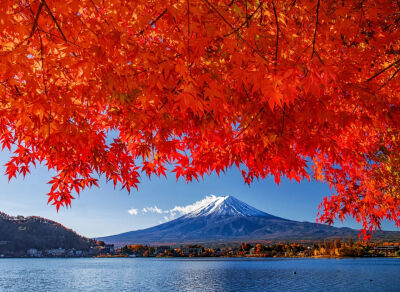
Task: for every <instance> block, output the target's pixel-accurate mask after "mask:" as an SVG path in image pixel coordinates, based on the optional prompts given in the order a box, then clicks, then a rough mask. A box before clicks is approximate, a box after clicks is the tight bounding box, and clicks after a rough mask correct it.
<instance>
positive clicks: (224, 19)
mask: <svg viewBox="0 0 400 292" xmlns="http://www.w3.org/2000/svg"><path fill="white" fill-rule="evenodd" d="M201 1H202V2H203V3H205V4H207V5H208V7H210V9H211V10H213V11H214V12H215V13H217V14H218V16H219V17H220V18H221V19H222V20H223V21H224V22H225V23H226V24H227V25H228V26H229V27H230V28H231V29H232V30H233V31H234V30H236V29H235V27H234V26H233V25H232V24H231V23H230V22H229V21H228V20H226V18H225V17H224V16H223V15H222V14H221V12H219V11H218V9H216V8H215V7H214V5H212V4H211V3H210V2H209V1H208V0H201ZM236 35H237V36H238V38H239V39H241V40H242V41H243V42H244V43H245V44H246V45H247V46H248V47H249V48H250V49H251V50H252V51H253V52H254V53H256V54H257V55H258V56H259V57H260V58H261V59H263V60H264V61H265V62H267V63H268V60H267V58H265V56H264V55H263V54H262V53H261V52H260V51H258V50H256V49H255V48H254V47H253V46H252V45H251V44H250V43H249V42H248V41H247V40H246V39H244V38H243V37H242V36H241V35H240V33H239V32H238V31H236Z"/></svg>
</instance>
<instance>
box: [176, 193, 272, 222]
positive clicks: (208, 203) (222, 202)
mask: <svg viewBox="0 0 400 292" xmlns="http://www.w3.org/2000/svg"><path fill="white" fill-rule="evenodd" d="M201 203H202V204H199V205H198V206H197V207H198V208H197V209H195V210H193V211H191V212H189V213H188V214H186V215H184V216H183V218H194V217H199V216H211V215H212V216H242V217H249V216H263V217H264V216H270V215H269V214H267V213H264V212H262V211H260V210H258V209H256V208H253V207H251V206H249V205H247V204H246V203H244V202H242V201H240V200H238V199H236V198H235V197H233V196H224V197H217V196H214V195H212V196H209V197H206V200H202V201H201Z"/></svg>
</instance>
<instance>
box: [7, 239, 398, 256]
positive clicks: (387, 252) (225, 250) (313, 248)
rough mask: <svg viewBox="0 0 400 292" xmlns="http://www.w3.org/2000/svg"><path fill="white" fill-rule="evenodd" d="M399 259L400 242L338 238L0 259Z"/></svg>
mask: <svg viewBox="0 0 400 292" xmlns="http://www.w3.org/2000/svg"><path fill="white" fill-rule="evenodd" d="M78 257H79V258H89V257H90V258H140V257H143V258H146V257H151V258H178V257H184V258H211V257H221V258H235V257H237V258H360V257H392V258H400V242H364V241H356V242H353V240H352V239H351V238H349V239H348V240H347V241H344V240H340V239H335V240H324V241H320V242H309V243H293V242H291V243H288V242H281V243H254V242H251V243H246V242H243V243H241V244H240V245H239V244H236V245H234V244H232V245H231V246H225V247H217V246H214V247H204V246H201V245H200V244H192V245H185V246H183V245H182V246H180V247H176V245H175V247H173V246H167V245H161V246H150V245H141V244H132V245H125V246H123V247H121V248H117V249H115V248H114V245H112V244H105V243H104V242H96V246H93V247H90V249H89V250H88V251H78V250H74V249H70V250H69V249H63V248H58V249H53V250H40V249H35V248H31V249H29V250H27V251H26V253H24V254H19V255H18V256H16V255H15V254H1V253H0V258H78Z"/></svg>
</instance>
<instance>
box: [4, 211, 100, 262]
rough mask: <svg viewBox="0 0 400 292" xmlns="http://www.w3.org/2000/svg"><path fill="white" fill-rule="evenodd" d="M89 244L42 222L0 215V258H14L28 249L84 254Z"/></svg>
mask: <svg viewBox="0 0 400 292" xmlns="http://www.w3.org/2000/svg"><path fill="white" fill-rule="evenodd" d="M92 241H93V240H92V239H88V238H85V237H82V236H80V235H78V234H77V233H75V232H74V231H72V230H71V229H67V228H66V227H64V226H63V225H61V224H59V223H57V222H54V221H51V220H48V219H45V218H41V217H23V216H17V217H12V216H9V215H7V214H5V213H1V212H0V254H2V253H3V254H11V255H17V256H18V255H22V254H25V253H26V251H27V250H28V249H30V248H36V249H38V250H45V249H53V248H59V247H61V248H65V249H71V248H75V249H77V250H88V249H89V246H90V243H91V242H92Z"/></svg>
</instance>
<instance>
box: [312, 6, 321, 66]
mask: <svg viewBox="0 0 400 292" xmlns="http://www.w3.org/2000/svg"><path fill="white" fill-rule="evenodd" d="M319 5H320V0H318V3H317V19H316V20H315V30H314V39H313V44H312V54H311V59H312V58H313V57H314V53H315V38H316V37H317V29H318V16H319Z"/></svg>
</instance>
